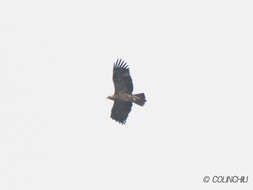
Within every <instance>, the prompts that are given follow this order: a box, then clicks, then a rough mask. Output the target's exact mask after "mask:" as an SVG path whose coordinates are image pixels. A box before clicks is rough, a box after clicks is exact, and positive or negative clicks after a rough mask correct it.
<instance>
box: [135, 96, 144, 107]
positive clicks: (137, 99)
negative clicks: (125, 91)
mask: <svg viewBox="0 0 253 190" xmlns="http://www.w3.org/2000/svg"><path fill="white" fill-rule="evenodd" d="M133 102H134V103H136V104H138V105H140V106H143V105H144V104H145V102H146V99H145V94H144V93H140V94H134V95H133Z"/></svg>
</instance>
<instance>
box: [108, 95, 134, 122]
mask: <svg viewBox="0 0 253 190" xmlns="http://www.w3.org/2000/svg"><path fill="white" fill-rule="evenodd" d="M131 107H132V102H125V101H121V100H114V104H113V107H112V112H111V118H112V119H114V120H115V121H118V122H120V123H121V124H125V123H126V119H127V116H128V114H129V112H130V111H131Z"/></svg>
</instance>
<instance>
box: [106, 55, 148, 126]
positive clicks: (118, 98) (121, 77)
mask: <svg viewBox="0 0 253 190" xmlns="http://www.w3.org/2000/svg"><path fill="white" fill-rule="evenodd" d="M112 78H113V83H114V95H113V96H108V97H107V98H108V99H111V100H113V101H114V104H113V107H112V111H111V118H112V119H114V120H115V121H118V122H119V123H121V124H125V123H126V119H127V116H128V113H129V112H130V111H131V108H132V102H134V103H136V104H138V105H140V106H143V105H144V104H145V102H146V99H145V94H144V93H140V94H132V91H133V83H132V79H131V76H130V73H129V68H128V65H127V64H126V63H125V62H124V61H122V60H121V59H117V61H116V63H114V65H113V77H112Z"/></svg>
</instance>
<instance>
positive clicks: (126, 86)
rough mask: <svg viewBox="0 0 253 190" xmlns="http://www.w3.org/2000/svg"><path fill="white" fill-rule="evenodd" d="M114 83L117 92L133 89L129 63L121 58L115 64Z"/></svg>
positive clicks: (129, 91)
mask: <svg viewBox="0 0 253 190" xmlns="http://www.w3.org/2000/svg"><path fill="white" fill-rule="evenodd" d="M113 83H114V89H115V93H128V94H131V93H132V91H133V83H132V79H131V76H130V73H129V68H128V66H127V64H126V63H125V62H124V61H122V60H121V59H117V61H116V63H114V66H113Z"/></svg>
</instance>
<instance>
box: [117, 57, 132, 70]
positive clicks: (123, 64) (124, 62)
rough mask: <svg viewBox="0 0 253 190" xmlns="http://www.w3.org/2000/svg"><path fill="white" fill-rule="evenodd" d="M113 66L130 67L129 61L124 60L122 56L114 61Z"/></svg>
mask: <svg viewBox="0 0 253 190" xmlns="http://www.w3.org/2000/svg"><path fill="white" fill-rule="evenodd" d="M113 68H114V69H117V68H121V69H129V66H128V65H127V62H126V61H124V60H123V59H122V58H118V59H117V60H116V62H114V65H113Z"/></svg>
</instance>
